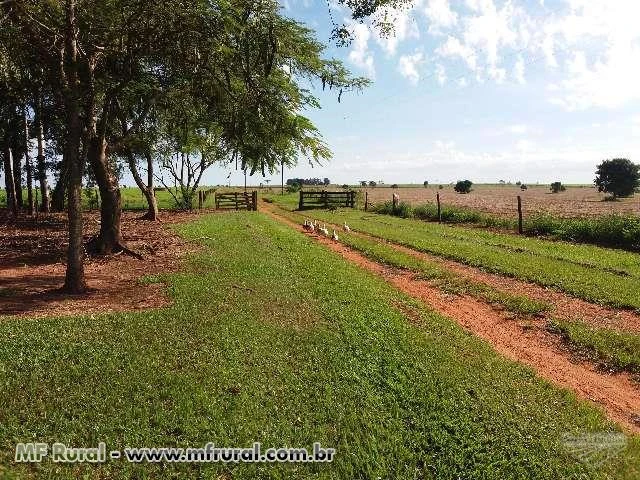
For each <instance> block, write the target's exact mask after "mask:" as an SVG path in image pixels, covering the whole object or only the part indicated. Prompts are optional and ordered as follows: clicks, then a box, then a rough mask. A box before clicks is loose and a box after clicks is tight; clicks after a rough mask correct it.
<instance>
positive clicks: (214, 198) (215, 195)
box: [213, 192, 218, 210]
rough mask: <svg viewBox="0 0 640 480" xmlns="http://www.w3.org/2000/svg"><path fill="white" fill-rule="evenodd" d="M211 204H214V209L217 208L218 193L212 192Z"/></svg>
mask: <svg viewBox="0 0 640 480" xmlns="http://www.w3.org/2000/svg"><path fill="white" fill-rule="evenodd" d="M213 204H214V205H215V206H216V210H218V194H217V193H216V192H213Z"/></svg>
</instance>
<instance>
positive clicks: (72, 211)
mask: <svg viewBox="0 0 640 480" xmlns="http://www.w3.org/2000/svg"><path fill="white" fill-rule="evenodd" d="M75 6H76V2H75V0H67V1H66V15H67V19H66V20H67V28H66V32H65V58H64V66H63V72H62V73H63V76H64V79H65V83H66V88H65V107H66V108H65V110H66V112H65V113H66V118H65V122H66V139H65V151H64V156H65V160H66V162H67V165H68V166H69V186H68V189H67V192H68V194H67V195H68V196H67V215H68V217H69V250H68V251H67V272H66V276H65V281H64V287H63V288H64V290H65V291H66V292H69V293H84V292H86V290H87V283H86V280H85V276H84V264H83V261H84V249H83V245H82V206H81V195H82V167H83V165H82V163H83V156H82V155H81V153H80V144H81V136H82V127H81V124H80V105H79V99H80V88H79V84H78V59H77V54H78V53H77V39H76V28H77V25H76V19H75Z"/></svg>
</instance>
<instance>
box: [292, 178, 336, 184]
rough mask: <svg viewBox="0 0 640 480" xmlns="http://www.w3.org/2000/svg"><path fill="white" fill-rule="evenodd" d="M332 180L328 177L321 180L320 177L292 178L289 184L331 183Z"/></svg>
mask: <svg viewBox="0 0 640 480" xmlns="http://www.w3.org/2000/svg"><path fill="white" fill-rule="evenodd" d="M329 184H331V181H330V180H329V179H328V178H325V179H324V180H320V179H319V178H290V179H288V180H287V185H329Z"/></svg>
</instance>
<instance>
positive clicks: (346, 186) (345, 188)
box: [342, 183, 350, 190]
mask: <svg viewBox="0 0 640 480" xmlns="http://www.w3.org/2000/svg"><path fill="white" fill-rule="evenodd" d="M342 188H343V189H344V190H349V188H350V187H349V185H347V184H346V183H345V184H344V185H342Z"/></svg>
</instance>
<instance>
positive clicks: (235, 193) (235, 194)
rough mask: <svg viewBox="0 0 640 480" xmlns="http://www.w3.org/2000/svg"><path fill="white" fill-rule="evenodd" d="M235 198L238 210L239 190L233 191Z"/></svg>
mask: <svg viewBox="0 0 640 480" xmlns="http://www.w3.org/2000/svg"><path fill="white" fill-rule="evenodd" d="M233 198H234V199H235V201H236V210H238V192H233Z"/></svg>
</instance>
